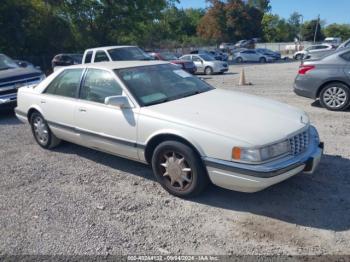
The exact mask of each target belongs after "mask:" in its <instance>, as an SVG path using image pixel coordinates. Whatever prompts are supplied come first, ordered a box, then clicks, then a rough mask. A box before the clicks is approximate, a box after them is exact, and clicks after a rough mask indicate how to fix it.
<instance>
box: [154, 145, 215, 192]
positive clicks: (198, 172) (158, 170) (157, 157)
mask: <svg viewBox="0 0 350 262" xmlns="http://www.w3.org/2000/svg"><path fill="white" fill-rule="evenodd" d="M152 168H153V173H154V175H155V177H156V179H157V180H158V182H159V183H160V184H161V186H162V187H163V188H164V189H165V190H167V191H168V192H169V193H171V194H173V195H175V196H178V197H183V198H188V197H193V196H196V195H198V194H199V193H201V192H202V191H203V190H204V189H205V188H206V186H207V185H208V183H209V178H208V175H207V173H206V170H205V168H204V166H203V163H202V162H201V160H200V158H199V156H197V154H196V153H195V152H194V151H193V150H192V149H191V148H190V147H189V146H187V145H185V144H183V143H180V142H177V141H167V142H163V143H161V144H159V145H158V146H157V148H156V149H155V151H154V153H153V157H152Z"/></svg>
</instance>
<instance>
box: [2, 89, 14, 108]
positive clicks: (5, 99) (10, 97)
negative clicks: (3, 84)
mask: <svg viewBox="0 0 350 262" xmlns="http://www.w3.org/2000/svg"><path fill="white" fill-rule="evenodd" d="M16 103H17V93H12V94H7V95H1V96H0V108H8V107H12V106H15V105H16Z"/></svg>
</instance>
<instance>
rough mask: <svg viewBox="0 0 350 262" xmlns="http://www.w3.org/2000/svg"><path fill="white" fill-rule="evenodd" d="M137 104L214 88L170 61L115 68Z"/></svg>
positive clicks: (145, 104) (161, 100) (171, 98)
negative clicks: (161, 63) (169, 62)
mask: <svg viewBox="0 0 350 262" xmlns="http://www.w3.org/2000/svg"><path fill="white" fill-rule="evenodd" d="M115 72H116V73H117V75H118V76H119V78H120V79H121V80H122V81H123V82H124V84H125V85H126V87H127V88H128V89H129V91H130V92H131V93H132V95H133V96H134V97H135V99H136V100H137V101H138V103H139V104H140V106H150V105H154V104H159V103H163V102H167V101H171V100H176V99H181V98H184V97H187V96H191V95H196V94H198V93H202V92H206V91H209V90H212V89H213V88H212V87H211V86H210V85H208V84H207V83H205V82H204V81H202V80H200V79H199V78H197V77H195V76H192V75H191V74H189V73H187V72H185V71H183V70H182V69H179V67H177V66H175V65H171V64H166V65H152V66H141V67H134V68H125V69H118V70H115Z"/></svg>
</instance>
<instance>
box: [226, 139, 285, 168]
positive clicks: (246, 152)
mask: <svg viewBox="0 0 350 262" xmlns="http://www.w3.org/2000/svg"><path fill="white" fill-rule="evenodd" d="M288 153H290V144H289V142H288V141H287V140H286V141H283V142H280V143H276V144H273V145H269V146H265V147H261V148H241V147H234V148H233V149H232V159H233V160H235V161H241V162H252V163H258V162H264V161H266V160H269V159H273V158H275V157H278V156H282V155H286V154H288Z"/></svg>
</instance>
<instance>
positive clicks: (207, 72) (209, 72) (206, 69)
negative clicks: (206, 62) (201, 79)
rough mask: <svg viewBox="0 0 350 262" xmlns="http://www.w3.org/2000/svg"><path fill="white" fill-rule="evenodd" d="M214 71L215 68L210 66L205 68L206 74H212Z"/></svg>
mask: <svg viewBox="0 0 350 262" xmlns="http://www.w3.org/2000/svg"><path fill="white" fill-rule="evenodd" d="M213 72H214V70H213V68H211V67H210V66H207V67H206V68H205V69H204V73H205V74H206V75H212V74H213Z"/></svg>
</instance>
